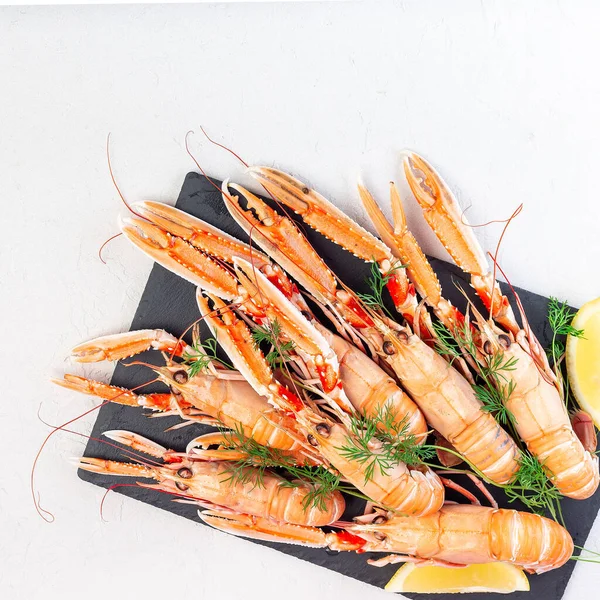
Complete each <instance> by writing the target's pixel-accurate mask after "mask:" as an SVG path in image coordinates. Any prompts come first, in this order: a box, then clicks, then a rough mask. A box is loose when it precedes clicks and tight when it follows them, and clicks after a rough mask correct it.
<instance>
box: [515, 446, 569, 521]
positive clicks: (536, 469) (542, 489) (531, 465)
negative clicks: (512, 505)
mask: <svg viewBox="0 0 600 600" xmlns="http://www.w3.org/2000/svg"><path fill="white" fill-rule="evenodd" d="M519 465H520V468H519V471H518V473H517V475H516V477H515V479H514V481H512V482H511V483H510V484H508V485H506V486H504V492H505V494H506V497H507V498H508V501H509V502H514V501H515V500H518V501H520V502H522V503H523V504H524V505H525V506H526V507H527V508H528V509H529V510H531V511H532V512H534V513H536V514H539V515H544V514H545V513H546V512H548V513H550V515H552V518H553V519H554V520H555V521H557V520H559V519H560V521H561V522H562V520H563V519H562V511H561V506H560V500H561V499H562V495H561V493H560V492H559V491H558V489H557V488H556V487H555V486H554V485H553V483H552V482H551V481H550V479H549V478H548V476H547V475H546V472H545V471H544V467H543V465H542V464H541V463H540V461H539V460H538V459H537V458H536V457H535V456H533V454H531V453H530V452H528V451H524V452H523V453H522V454H521V458H520V459H519Z"/></svg>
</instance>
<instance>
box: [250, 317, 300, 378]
mask: <svg viewBox="0 0 600 600" xmlns="http://www.w3.org/2000/svg"><path fill="white" fill-rule="evenodd" d="M252 340H253V342H254V347H255V348H258V347H259V346H260V345H261V344H269V345H270V346H271V350H270V351H269V352H268V353H267V354H266V356H265V360H266V361H267V362H268V363H269V365H270V366H271V367H273V366H275V365H277V364H278V363H281V362H285V361H287V360H288V359H289V357H290V353H291V352H292V350H293V349H294V347H295V345H294V342H293V341H291V340H290V341H287V342H282V341H281V325H280V324H279V321H277V319H275V320H273V321H272V322H271V323H270V324H269V326H268V327H261V326H260V325H257V326H256V327H254V329H253V331H252Z"/></svg>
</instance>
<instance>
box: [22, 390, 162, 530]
mask: <svg viewBox="0 0 600 600" xmlns="http://www.w3.org/2000/svg"><path fill="white" fill-rule="evenodd" d="M155 381H159V379H158V378H156V379H153V380H152V381H147V382H146V383H143V384H141V385H138V386H136V387H134V388H132V389H131V390H130V391H135V390H137V389H139V388H141V387H144V386H145V385H148V384H150V383H154V382H155ZM125 393H127V390H123V391H122V392H120V393H118V394H117V395H116V396H114V397H113V398H109V399H108V400H104V401H103V402H102V403H100V404H98V406H94V407H92V408H90V409H89V410H86V411H85V412H83V413H81V414H80V415H78V416H77V417H73V418H72V419H70V420H68V421H66V422H65V423H63V424H62V425H61V426H60V427H55V428H54V429H53V430H52V431H51V432H50V433H49V434H48V435H47V436H46V437H45V438H44V441H43V442H42V445H41V446H40V448H39V450H38V451H37V453H36V455H35V458H34V460H33V464H32V466H31V475H30V478H29V485H30V488H31V496H32V498H33V504H34V506H35V509H36V511H37V513H38V514H39V515H40V517H42V519H44V521H46V523H52V522H53V521H54V515H53V514H52V513H51V512H50V511H48V510H46V509H45V508H42V505H41V503H40V495H39V493H38V494H37V498H36V493H35V469H36V467H37V464H38V461H39V458H40V456H41V454H42V451H43V450H44V448H45V447H46V444H47V443H48V442H49V441H50V438H51V437H52V436H53V435H54V434H55V433H56V432H57V431H61V430H63V429H64V428H65V427H67V426H68V425H71V423H74V422H75V421H78V420H79V419H81V418H83V417H85V416H87V415H89V414H90V413H92V412H94V411H95V410H98V409H100V408H102V407H103V406H104V405H105V404H108V403H109V402H112V401H114V400H115V398H118V397H119V396H121V395H122V394H125ZM46 515H48V516H46Z"/></svg>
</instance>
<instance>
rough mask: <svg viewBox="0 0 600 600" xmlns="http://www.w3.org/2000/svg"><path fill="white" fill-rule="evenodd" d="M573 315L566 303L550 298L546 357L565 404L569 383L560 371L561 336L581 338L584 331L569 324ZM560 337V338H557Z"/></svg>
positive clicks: (562, 352)
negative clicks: (550, 334)
mask: <svg viewBox="0 0 600 600" xmlns="http://www.w3.org/2000/svg"><path fill="white" fill-rule="evenodd" d="M574 316H575V313H574V312H573V311H571V308H570V307H569V305H568V304H567V303H566V302H561V301H560V300H558V299H557V298H554V297H553V296H550V301H549V302H548V323H550V328H551V329H552V342H551V343H550V349H549V350H547V353H548V357H549V358H551V359H552V368H553V370H554V373H555V374H556V377H557V379H558V381H559V383H560V386H561V388H562V395H563V398H564V400H565V403H566V404H568V403H569V382H568V379H567V376H566V374H565V373H563V371H562V369H561V362H562V359H563V357H564V355H565V350H566V344H565V340H564V339H562V338H563V336H569V335H570V336H573V337H577V338H583V336H584V333H585V332H584V330H583V329H575V327H573V325H572V324H571V323H572V321H573V317H574ZM559 336H560V337H559Z"/></svg>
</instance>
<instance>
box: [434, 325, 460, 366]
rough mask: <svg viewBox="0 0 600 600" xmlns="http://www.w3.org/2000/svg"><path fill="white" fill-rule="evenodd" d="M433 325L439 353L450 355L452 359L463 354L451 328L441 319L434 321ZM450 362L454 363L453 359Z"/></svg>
mask: <svg viewBox="0 0 600 600" xmlns="http://www.w3.org/2000/svg"><path fill="white" fill-rule="evenodd" d="M432 325H433V331H434V333H435V347H436V350H437V353H438V354H440V355H441V356H450V357H452V360H454V359H455V358H459V357H460V355H461V350H460V346H459V344H458V342H457V340H456V338H455V337H454V336H453V335H452V333H451V332H450V330H449V329H448V328H447V327H446V326H445V325H444V324H443V323H440V322H439V321H433V323H432ZM450 362H451V363H452V361H450Z"/></svg>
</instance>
